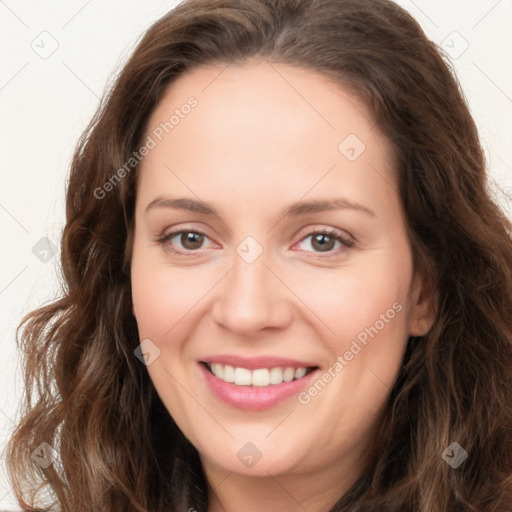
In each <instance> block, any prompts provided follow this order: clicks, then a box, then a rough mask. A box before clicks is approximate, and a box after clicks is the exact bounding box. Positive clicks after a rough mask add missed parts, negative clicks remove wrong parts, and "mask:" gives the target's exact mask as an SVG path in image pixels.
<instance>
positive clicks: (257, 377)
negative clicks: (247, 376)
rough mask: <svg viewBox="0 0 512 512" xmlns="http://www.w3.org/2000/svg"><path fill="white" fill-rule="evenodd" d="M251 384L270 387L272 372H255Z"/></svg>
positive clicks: (260, 370)
mask: <svg viewBox="0 0 512 512" xmlns="http://www.w3.org/2000/svg"><path fill="white" fill-rule="evenodd" d="M251 384H252V385H253V386H268V385H269V384H270V372H269V371H268V370H267V369H266V368H260V369H258V370H254V371H253V372H252V379H251Z"/></svg>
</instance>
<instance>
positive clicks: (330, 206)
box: [146, 196, 376, 217]
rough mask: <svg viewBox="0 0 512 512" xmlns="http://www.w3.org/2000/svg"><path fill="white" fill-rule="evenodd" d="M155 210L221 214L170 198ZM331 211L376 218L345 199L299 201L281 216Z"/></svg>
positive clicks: (195, 202)
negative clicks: (351, 212) (348, 211)
mask: <svg viewBox="0 0 512 512" xmlns="http://www.w3.org/2000/svg"><path fill="white" fill-rule="evenodd" d="M155 208H172V209H175V210H186V211H189V212H194V213H201V214H204V215H213V216H216V217H219V216H220V215H219V212H218V211H217V210H216V209H215V208H214V207H213V206H212V205H211V204H208V203H206V202H204V201H199V200H196V199H192V198H186V197H180V198H170V197H162V196H158V197H157V198H155V199H153V201H151V202H150V203H149V204H148V205H147V207H146V213H148V212H149V211H150V210H153V209H155ZM329 210H356V211H359V212H363V213H366V214H367V215H370V216H372V217H376V215H375V212H374V211H372V210H370V209H369V208H367V207H366V206H363V205H361V204H358V203H354V202H352V201H348V200H347V199H344V198H335V199H324V200H310V201H299V202H297V203H293V204H291V205H289V206H288V207H286V208H285V209H284V211H283V212H281V216H282V217H299V216H301V215H306V214H308V213H319V212H325V211H329Z"/></svg>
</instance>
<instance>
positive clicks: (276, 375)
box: [270, 368, 283, 384]
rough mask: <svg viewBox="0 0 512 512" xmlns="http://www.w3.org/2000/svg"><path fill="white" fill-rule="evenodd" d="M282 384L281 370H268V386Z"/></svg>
mask: <svg viewBox="0 0 512 512" xmlns="http://www.w3.org/2000/svg"><path fill="white" fill-rule="evenodd" d="M281 382H283V369H282V368H271V369H270V384H281Z"/></svg>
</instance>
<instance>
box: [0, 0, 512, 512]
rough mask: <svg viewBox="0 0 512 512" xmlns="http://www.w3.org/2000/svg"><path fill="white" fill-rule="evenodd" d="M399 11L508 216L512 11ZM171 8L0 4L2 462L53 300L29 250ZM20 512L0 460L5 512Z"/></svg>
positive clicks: (128, 1) (59, 207) (89, 0)
mask: <svg viewBox="0 0 512 512" xmlns="http://www.w3.org/2000/svg"><path fill="white" fill-rule="evenodd" d="M398 3H399V4H400V5H402V6H403V7H405V8H406V9H407V10H408V11H410V12H411V14H413V16H414V17H415V18H416V19H417V20H418V21H419V22H420V24H421V25H422V26H423V28H424V30H425V31H426V32H427V34H428V36H429V37H430V38H431V39H433V40H434V41H436V42H437V43H439V44H440V45H442V46H443V47H445V48H446V50H447V51H448V52H449V53H450V54H451V55H452V57H453V59H452V61H453V63H454V65H455V68H456V70H457V73H458V76H459V79H460V81H461V84H462V87H463V89H464V91H465V94H466V96H467V99H468V102H469V105H470V108H471V111H472V114H473V116H474V118H475V120H476V122H477V125H478V127H479V129H480V134H481V137H482V141H483V144H484V147H485V149H486V153H487V157H488V162H489V169H490V173H491V175H492V177H493V179H494V180H495V182H496V183H497V184H498V185H499V186H500V187H501V189H502V192H499V191H497V194H499V201H500V202H501V204H502V205H503V207H504V208H506V209H507V211H508V212H509V213H512V143H511V142H512V137H511V136H512V65H511V64H512V31H511V30H510V24H511V22H512V2H511V0H448V1H445V2H439V1H434V0H414V1H413V0H400V1H399V2H398ZM175 4H176V2H175V1H168V2H164V1H156V0H145V1H139V2H136V1H135V0H111V1H109V2H106V1H103V2H101V1H100V0H81V1H77V0H72V1H70V0H65V1H64V0H61V1H45V2H40V1H37V0H25V1H23V0H19V1H15V0H0V63H1V65H0V235H1V238H0V240H1V245H0V247H1V254H0V258H1V259H0V333H1V343H2V351H1V357H0V379H1V385H2V386H1V389H2V390H3V392H2V393H0V452H3V448H4V446H5V442H6V440H7V437H8V435H9V433H10V431H11V430H12V428H13V426H14V424H15V421H16V417H17V410H18V406H19V403H20V400H21V396H22V391H21V390H22V387H21V373H20V367H19V362H18V358H17V355H16V343H15V334H14V333H15V328H16V326H17V325H18V323H19V321H20V320H21V317H22V316H23V314H25V313H26V312H28V311H30V310H31V309H34V308H35V307H36V306H38V305H40V304H41V303H43V302H44V301H49V300H51V299H52V298H53V297H55V296H56V294H57V293H58V289H59V288H58V279H57V275H58V273H57V272H58V260H59V253H58V252H57V254H55V256H54V257H52V258H50V259H49V260H48V261H46V262H43V261H41V260H40V259H39V258H38V257H36V255H35V254H34V253H33V252H32V248H33V247H34V246H35V245H36V244H37V243H38V242H39V241H40V240H41V239H42V238H43V237H47V238H48V239H50V240H51V241H52V243H54V244H55V246H56V247H58V246H59V236H60V233H61V230H62V227H63V221H64V193H65V179H66V176H67V173H68V169H69V164H70V160H71V155H72V152H73V149H74V146H75V144H76V142H77V140H78V137H79V136H80V134H81V132H82V131H83V130H84V129H85V127H86V125H87V123H88V121H89V120H90V118H91V117H92V115H93V113H94V111H95V109H96V107H97V105H98V101H99V98H100V97H101V96H102V94H103V92H104V91H105V88H106V86H107V84H108V83H109V82H110V80H111V79H112V77H113V75H114V73H115V72H116V71H117V70H118V69H119V67H120V64H121V63H122V62H123V61H124V60H125V59H126V58H127V57H128V55H129V54H130V52H131V50H132V49H133V47H134V45H135V43H136V41H137V40H138V38H139V37H140V36H141V35H142V33H143V32H144V30H145V29H146V28H148V27H149V25H150V24H151V23H152V22H153V21H155V20H156V19H158V18H159V17H160V16H161V15H163V14H164V13H165V12H167V10H169V9H170V8H171V7H172V6H173V5H175ZM454 32H455V33H454ZM443 41H444V42H443ZM57 45H58V47H57ZM466 46H467V49H465V48H466ZM54 47H55V48H56V50H55V51H54V53H52V54H51V55H49V56H48V55H46V54H45V53H44V52H49V51H50V50H52V49H53V48H54ZM464 50H465V51H464ZM38 52H39V53H38ZM459 54H460V55H459ZM42 57H46V58H42ZM454 130H457V127H456V126H454ZM507 196H509V197H507ZM36 247H38V246H36ZM16 508H17V507H16V506H15V504H14V501H13V498H12V493H11V491H10V488H9V484H8V482H7V478H6V475H5V469H4V466H3V458H1V459H0V509H5V510H15V509H16Z"/></svg>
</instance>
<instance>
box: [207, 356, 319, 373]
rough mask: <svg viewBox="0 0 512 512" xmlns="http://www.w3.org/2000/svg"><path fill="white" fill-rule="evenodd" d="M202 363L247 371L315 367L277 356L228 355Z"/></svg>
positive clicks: (210, 357)
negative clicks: (217, 364)
mask: <svg viewBox="0 0 512 512" xmlns="http://www.w3.org/2000/svg"><path fill="white" fill-rule="evenodd" d="M201 362H203V363H219V364H224V365H225V364H229V365H231V366H233V367H235V368H236V367H239V368H247V369H248V370H256V369H258V368H276V367H281V368H312V367H316V365H314V364H312V363H307V362H304V361H298V360H296V359H288V358H284V357H277V356H258V357H243V356H237V355H230V354H220V355H216V356H208V357H205V358H204V359H201Z"/></svg>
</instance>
